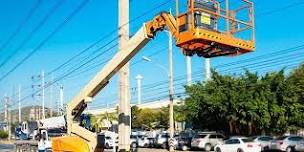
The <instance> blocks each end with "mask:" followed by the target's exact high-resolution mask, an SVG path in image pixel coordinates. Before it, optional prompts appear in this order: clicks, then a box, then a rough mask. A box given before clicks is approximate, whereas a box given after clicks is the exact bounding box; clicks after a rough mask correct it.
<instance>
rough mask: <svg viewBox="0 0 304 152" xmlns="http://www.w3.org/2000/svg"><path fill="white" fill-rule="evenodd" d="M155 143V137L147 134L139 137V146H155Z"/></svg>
mask: <svg viewBox="0 0 304 152" xmlns="http://www.w3.org/2000/svg"><path fill="white" fill-rule="evenodd" d="M153 145H154V138H150V137H147V136H141V138H139V139H138V147H144V148H148V147H153Z"/></svg>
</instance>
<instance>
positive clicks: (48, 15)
mask: <svg viewBox="0 0 304 152" xmlns="http://www.w3.org/2000/svg"><path fill="white" fill-rule="evenodd" d="M63 2H64V0H60V1H58V2H57V3H56V4H55V5H54V6H53V7H52V8H51V9H50V10H49V11H48V12H47V14H46V15H45V16H44V17H43V19H42V20H41V21H40V22H39V23H38V25H37V26H36V27H35V28H34V29H33V30H32V31H31V32H30V33H29V34H28V35H27V37H26V38H25V39H23V41H22V42H21V43H20V44H19V45H18V47H17V48H16V49H15V50H14V51H12V53H11V54H10V55H9V56H8V57H7V58H5V59H4V61H3V62H1V64H0V68H1V67H3V66H4V65H5V64H6V63H7V62H8V61H9V60H10V59H11V58H12V57H14V55H16V54H17V53H18V52H19V51H20V50H21V49H22V48H23V47H24V46H25V45H26V44H27V43H28V42H29V41H30V40H32V38H33V37H34V35H35V34H36V33H37V32H38V31H39V30H40V29H41V28H42V27H43V25H44V24H45V23H46V22H47V21H48V20H49V18H50V17H52V16H53V15H54V13H55V12H56V10H57V9H58V8H59V7H60V6H61V4H62V3H63Z"/></svg>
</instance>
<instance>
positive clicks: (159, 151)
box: [105, 148, 202, 152]
mask: <svg viewBox="0 0 304 152" xmlns="http://www.w3.org/2000/svg"><path fill="white" fill-rule="evenodd" d="M105 152H113V150H112V149H106V150H105ZM137 152H168V150H166V149H155V148H139V149H138V151H137ZM176 152H202V151H176Z"/></svg>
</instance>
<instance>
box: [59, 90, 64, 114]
mask: <svg viewBox="0 0 304 152" xmlns="http://www.w3.org/2000/svg"><path fill="white" fill-rule="evenodd" d="M63 93H64V92H63V85H60V106H59V107H60V108H59V115H60V116H61V115H63Z"/></svg>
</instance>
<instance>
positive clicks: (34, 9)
mask: <svg viewBox="0 0 304 152" xmlns="http://www.w3.org/2000/svg"><path fill="white" fill-rule="evenodd" d="M40 4H41V0H37V1H36V3H35V5H34V6H33V7H32V8H31V9H30V10H29V12H28V13H27V15H26V16H25V18H24V19H23V20H22V21H21V23H20V24H19V25H18V26H17V28H16V30H14V31H13V33H12V34H11V35H10V36H9V38H8V39H7V40H6V41H5V42H4V43H3V44H2V45H1V47H0V52H1V51H3V50H4V49H5V48H6V47H7V46H8V45H9V44H10V43H11V41H12V40H13V39H14V38H15V37H16V36H17V34H18V33H19V32H20V31H21V29H22V28H23V27H24V26H25V25H26V24H27V22H28V21H29V20H30V19H31V18H32V16H33V15H34V13H35V12H36V10H37V9H38V8H39V6H40Z"/></svg>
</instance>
